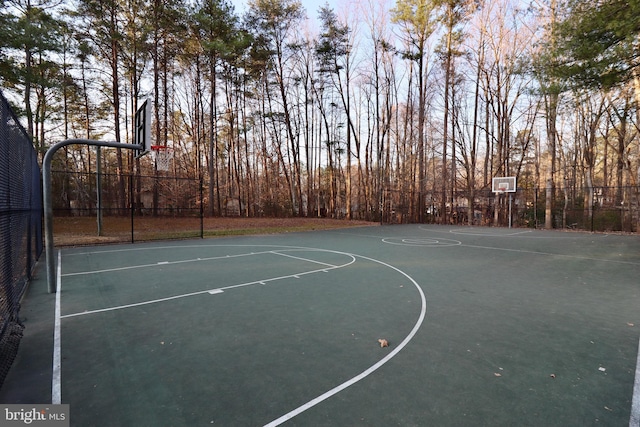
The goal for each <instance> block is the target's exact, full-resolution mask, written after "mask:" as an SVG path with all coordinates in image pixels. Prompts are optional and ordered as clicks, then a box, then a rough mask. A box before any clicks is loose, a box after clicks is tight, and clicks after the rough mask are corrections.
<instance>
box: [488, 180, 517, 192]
mask: <svg viewBox="0 0 640 427" xmlns="http://www.w3.org/2000/svg"><path fill="white" fill-rule="evenodd" d="M516 189H517V187H516V177H515V176H504V177H496V178H493V180H492V182H491V191H493V192H494V193H515V192H516Z"/></svg>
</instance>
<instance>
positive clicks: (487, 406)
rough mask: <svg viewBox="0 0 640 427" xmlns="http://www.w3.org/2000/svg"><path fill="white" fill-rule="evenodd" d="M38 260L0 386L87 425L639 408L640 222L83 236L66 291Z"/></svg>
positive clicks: (62, 273)
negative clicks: (86, 240) (118, 239)
mask: <svg viewBox="0 0 640 427" xmlns="http://www.w3.org/2000/svg"><path fill="white" fill-rule="evenodd" d="M43 261H44V260H42V262H41V265H40V266H39V269H38V271H37V272H36V278H35V280H34V281H33V283H32V284H31V287H30V289H29V291H28V294H27V296H26V298H25V300H24V302H23V308H22V311H21V315H22V318H23V321H24V324H25V326H26V329H25V336H24V338H23V340H22V343H21V346H20V352H19V354H18V358H17V359H16V362H15V364H14V366H13V367H12V369H11V371H10V373H9V376H8V378H7V380H6V382H5V385H4V386H3V388H2V389H1V390H0V402H2V403H50V402H52V401H53V402H56V401H58V400H59V401H61V402H62V403H67V404H69V405H70V415H71V425H73V426H208V425H218V426H263V425H279V424H284V425H292V426H293V425H299V426H320V425H327V426H328V425H331V426H390V425H397V426H425V425H433V426H482V425H487V426H515V425H517V426H591V425H603V426H626V425H638V419H639V416H640V402H638V399H640V396H638V398H636V399H634V389H636V393H640V384H638V381H640V378H638V377H640V372H638V346H639V339H640V309H639V307H640V238H639V237H638V236H622V235H609V234H590V233H578V232H571V233H565V232H550V231H534V230H525V229H505V228H463V227H443V226H427V225H402V226H380V227H362V228H353V229H342V230H332V231H315V232H308V233H290V234H282V235H269V236H246V237H235V238H224V239H206V240H184V241H172V242H155V243H153V244H150V243H145V244H135V245H118V246H102V247H90V248H89V247H78V248H72V249H63V250H61V251H60V256H59V280H60V283H59V286H60V288H61V291H60V292H59V293H58V294H55V295H54V294H48V293H47V285H46V283H45V269H44V263H43ZM378 339H386V340H388V342H389V346H388V347H381V346H380V344H379V343H378ZM56 352H59V353H58V354H59V355H60V358H59V359H56V360H59V361H60V362H59V365H60V369H59V370H57V369H54V367H55V365H57V363H56V362H54V355H55V354H56Z"/></svg>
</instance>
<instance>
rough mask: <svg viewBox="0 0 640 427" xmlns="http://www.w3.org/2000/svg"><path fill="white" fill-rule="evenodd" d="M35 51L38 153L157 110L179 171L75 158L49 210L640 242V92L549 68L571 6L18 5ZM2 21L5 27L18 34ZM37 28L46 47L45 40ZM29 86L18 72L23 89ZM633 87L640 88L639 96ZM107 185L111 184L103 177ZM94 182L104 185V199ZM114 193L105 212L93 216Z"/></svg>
mask: <svg viewBox="0 0 640 427" xmlns="http://www.w3.org/2000/svg"><path fill="white" fill-rule="evenodd" d="M3 10H4V12H5V13H7V12H8V13H10V14H11V16H13V17H14V18H15V19H16V20H21V21H24V22H28V23H29V24H30V25H32V26H33V29H34V33H33V34H32V35H31V37H32V41H33V43H28V42H25V43H22V44H18V45H17V46H18V47H6V46H5V47H4V48H3V50H2V52H3V55H4V57H5V59H6V58H11V61H12V63H13V65H14V66H15V67H16V69H18V70H20V72H22V73H23V74H21V75H22V76H28V77H23V78H18V77H16V78H15V79H13V80H12V79H10V78H8V77H4V78H3V80H2V86H3V91H4V92H5V94H6V95H7V97H9V98H10V99H11V100H12V101H13V103H14V105H16V106H17V108H18V110H19V111H20V113H21V115H22V117H24V120H25V123H26V126H25V127H27V128H28V131H29V132H30V133H31V134H32V135H33V137H34V144H36V146H37V148H38V150H39V152H40V153H44V152H45V151H46V149H47V148H48V147H49V146H50V145H51V144H53V143H55V142H56V141H60V140H63V139H69V138H87V139H104V140H117V141H121V142H129V143H132V142H133V115H134V113H135V111H136V110H137V109H138V107H139V106H140V105H141V103H142V102H143V101H144V100H149V101H150V102H152V104H153V106H154V109H153V124H152V134H153V138H154V144H155V145H158V146H163V147H166V148H167V149H168V151H169V152H170V153H171V154H172V160H171V161H170V163H169V170H168V171H164V170H161V169H162V168H158V164H157V162H156V157H155V155H154V153H150V154H148V155H146V156H144V157H141V158H136V157H135V156H134V153H133V151H132V150H115V149H104V148H103V149H101V150H100V151H96V149H95V148H89V147H87V146H83V145H77V146H71V147H68V148H67V149H65V150H64V151H61V152H60V154H59V155H58V156H57V157H56V159H55V161H54V170H55V171H56V172H55V175H54V184H55V191H56V194H59V195H60V196H59V197H56V200H57V202H56V209H58V210H59V212H60V211H61V210H66V211H67V212H69V213H73V214H78V215H80V214H89V213H92V212H94V210H95V209H96V206H97V204H98V203H99V204H100V206H101V207H102V208H103V209H104V210H105V212H119V211H125V210H127V209H131V208H132V207H133V208H135V209H137V210H139V211H141V212H142V213H145V214H149V215H167V214H171V215H188V214H191V213H190V212H192V211H193V212H196V211H201V212H203V214H204V215H205V216H231V215H237V216H246V217H258V216H323V217H330V218H345V219H362V220H369V221H382V222H439V223H453V222H455V223H464V224H467V223H468V224H494V223H501V224H504V223H505V215H507V213H506V212H507V210H506V209H507V203H508V201H507V200H508V199H507V196H504V195H502V196H496V195H494V194H493V193H492V192H491V183H492V178H493V177H505V176H515V177H517V186H518V191H517V192H516V193H515V194H513V213H512V219H513V221H514V223H515V224H517V225H520V226H534V225H538V226H546V227H548V228H551V227H571V226H575V225H576V224H579V225H578V226H579V227H582V228H589V224H591V228H593V224H594V221H595V222H596V223H597V222H598V221H604V219H603V218H601V217H598V215H601V216H602V215H604V216H607V215H609V216H613V217H614V218H613V219H612V220H611V224H612V225H605V226H603V228H604V229H616V230H626V231H637V229H638V225H640V217H639V214H638V203H639V186H638V173H639V171H640V146H639V128H638V125H639V124H640V112H639V110H638V98H639V97H640V83H638V82H639V81H640V80H638V79H635V80H634V79H630V80H628V81H626V82H623V83H621V84H617V85H612V86H611V87H604V86H601V87H582V88H580V87H575V86H573V87H568V86H566V87H565V86H564V82H563V81H562V80H559V79H558V78H557V77H554V76H553V75H552V73H551V72H549V70H548V65H549V61H548V59H549V52H551V51H552V50H553V47H554V42H555V41H554V34H555V33H554V28H555V25H556V24H557V23H558V22H560V21H562V20H563V19H565V18H566V16H567V15H566V14H567V13H568V12H567V9H564V8H562V7H560V5H559V4H558V3H557V2H556V1H555V0H550V1H544V0H534V1H528V2H523V1H515V0H511V1H509V0H492V1H482V0H478V1H464V0H457V1H454V0H449V1H435V0H431V1H426V0H422V1H416V0H397V2H393V1H388V2H385V1H376V0H371V1H364V0H362V1H360V0H353V1H351V2H348V3H344V6H340V9H337V10H334V9H331V8H330V7H329V6H322V5H320V6H319V7H318V9H317V10H304V9H303V8H302V5H301V4H300V3H298V2H297V1H295V0H251V1H250V2H249V4H248V5H247V7H246V11H244V10H243V11H241V12H240V11H237V10H236V9H235V8H234V7H233V6H232V4H231V3H228V2H226V1H225V0H194V1H189V2H181V1H176V0H168V1H167V0H163V1H159V0H107V1H104V0H79V1H74V2H71V1H68V2H63V3H62V4H60V3H51V2H48V0H39V1H33V0H31V1H30V2H28V1H27V0H12V1H9V2H5V3H4V6H3ZM3 16H6V15H3ZM36 30H37V31H39V32H37V33H36ZM16 75H17V73H16ZM634 82H635V83H636V85H634ZM98 170H99V171H100V176H101V178H100V179H99V180H98V179H97V175H96V173H97V171H98ZM98 184H99V185H98ZM98 196H99V197H98Z"/></svg>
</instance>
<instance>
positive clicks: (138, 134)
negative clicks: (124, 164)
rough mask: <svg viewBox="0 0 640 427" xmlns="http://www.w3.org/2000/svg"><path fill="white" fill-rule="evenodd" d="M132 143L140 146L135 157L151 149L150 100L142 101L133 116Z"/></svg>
mask: <svg viewBox="0 0 640 427" xmlns="http://www.w3.org/2000/svg"><path fill="white" fill-rule="evenodd" d="M134 132H135V138H134V143H135V144H138V145H140V147H142V148H141V149H140V150H138V151H137V152H136V157H142V156H144V155H145V154H147V153H148V152H149V151H150V150H151V142H152V141H151V102H149V101H148V100H147V101H144V103H143V104H142V105H141V106H140V108H138V111H136V116H135V125H134Z"/></svg>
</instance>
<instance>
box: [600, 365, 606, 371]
mask: <svg viewBox="0 0 640 427" xmlns="http://www.w3.org/2000/svg"><path fill="white" fill-rule="evenodd" d="M598 370H599V371H601V372H604V371H606V369H605V368H603V367H602V366H600V367H599V368H598Z"/></svg>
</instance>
